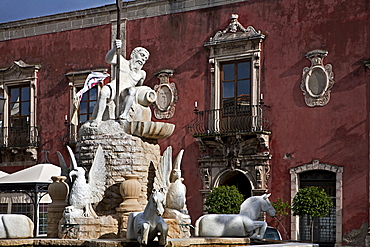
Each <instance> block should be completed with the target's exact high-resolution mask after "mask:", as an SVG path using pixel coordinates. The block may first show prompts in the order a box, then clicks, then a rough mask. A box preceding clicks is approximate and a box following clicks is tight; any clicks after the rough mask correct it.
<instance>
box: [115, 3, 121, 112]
mask: <svg viewBox="0 0 370 247" xmlns="http://www.w3.org/2000/svg"><path fill="white" fill-rule="evenodd" d="M116 5H117V34H116V39H121V9H122V0H117V1H116ZM120 50H121V49H117V50H116V53H117V64H116V118H117V119H118V118H119V115H120V103H119V100H120V99H119V95H120V92H121V88H120V83H119V80H120V78H119V77H120V76H119V74H120V60H121V55H120V54H121V51H120Z"/></svg>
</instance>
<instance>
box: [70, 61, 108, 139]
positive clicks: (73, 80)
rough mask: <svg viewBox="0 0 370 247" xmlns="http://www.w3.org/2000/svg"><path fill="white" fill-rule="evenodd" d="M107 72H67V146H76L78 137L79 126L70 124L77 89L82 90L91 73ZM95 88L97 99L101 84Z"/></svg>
mask: <svg viewBox="0 0 370 247" xmlns="http://www.w3.org/2000/svg"><path fill="white" fill-rule="evenodd" d="M107 71H108V69H106V68H100V69H93V70H83V71H73V72H69V73H67V74H66V75H65V76H66V77H67V79H68V86H69V88H70V100H69V104H70V107H69V109H70V112H69V113H70V115H69V116H70V119H68V118H67V119H66V120H65V124H66V126H67V127H69V129H68V135H69V136H68V138H67V139H68V142H69V144H71V145H73V144H76V143H77V137H78V130H79V126H78V125H74V124H73V123H72V116H73V114H75V111H76V110H77V109H76V107H75V105H74V99H75V97H76V94H77V92H78V91H79V90H78V89H77V88H82V87H83V86H84V84H85V81H86V78H87V76H88V75H89V74H90V73H91V72H101V73H106V72H107ZM96 87H97V89H98V92H97V96H98V97H99V95H100V90H101V88H102V85H101V83H99V84H98V85H96Z"/></svg>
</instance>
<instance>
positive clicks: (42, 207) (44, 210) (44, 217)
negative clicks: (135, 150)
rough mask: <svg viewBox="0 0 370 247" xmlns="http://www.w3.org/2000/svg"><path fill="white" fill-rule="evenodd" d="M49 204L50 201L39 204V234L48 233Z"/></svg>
mask: <svg viewBox="0 0 370 247" xmlns="http://www.w3.org/2000/svg"><path fill="white" fill-rule="evenodd" d="M48 205H49V204H48V203H40V204H39V234H47V228H48Z"/></svg>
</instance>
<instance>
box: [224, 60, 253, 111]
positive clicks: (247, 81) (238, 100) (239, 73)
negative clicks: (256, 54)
mask: <svg viewBox="0 0 370 247" xmlns="http://www.w3.org/2000/svg"><path fill="white" fill-rule="evenodd" d="M221 88H222V94H221V95H222V109H223V114H224V115H225V114H226V115H234V114H249V113H250V103H251V62H250V61H249V60H242V61H233V62H226V63H222V64H221Z"/></svg>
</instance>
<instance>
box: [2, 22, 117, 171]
mask: <svg viewBox="0 0 370 247" xmlns="http://www.w3.org/2000/svg"><path fill="white" fill-rule="evenodd" d="M110 30H111V27H110V25H104V26H97V27H94V28H85V29H79V30H73V31H68V32H59V33H54V34H47V35H39V36H33V37H29V38H23V39H15V40H9V41H4V42H0V55H1V60H0V67H1V68H7V67H9V66H10V65H11V64H12V63H13V62H14V61H17V60H23V61H24V62H26V63H28V64H40V65H41V69H40V70H39V73H38V78H39V80H38V83H39V85H38V87H37V88H38V91H37V101H38V104H37V124H38V125H39V136H40V137H41V139H40V146H39V157H38V162H41V161H42V159H43V154H42V153H41V151H43V150H47V151H50V154H49V156H48V158H49V161H50V162H51V163H53V164H59V161H58V158H57V155H56V151H61V152H65V147H64V143H63V141H62V139H63V137H64V135H65V134H66V133H67V129H66V126H64V116H65V115H68V116H69V115H70V114H69V112H70V109H69V107H70V98H69V97H70V88H69V86H68V80H67V78H66V76H65V74H66V73H68V72H69V71H80V70H85V69H92V68H110V67H109V65H108V64H106V63H105V54H106V52H107V51H108V50H109V49H110ZM65 155H66V154H65ZM22 168H24V167H2V170H4V171H9V172H13V171H14V170H17V169H18V170H19V169H22Z"/></svg>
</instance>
